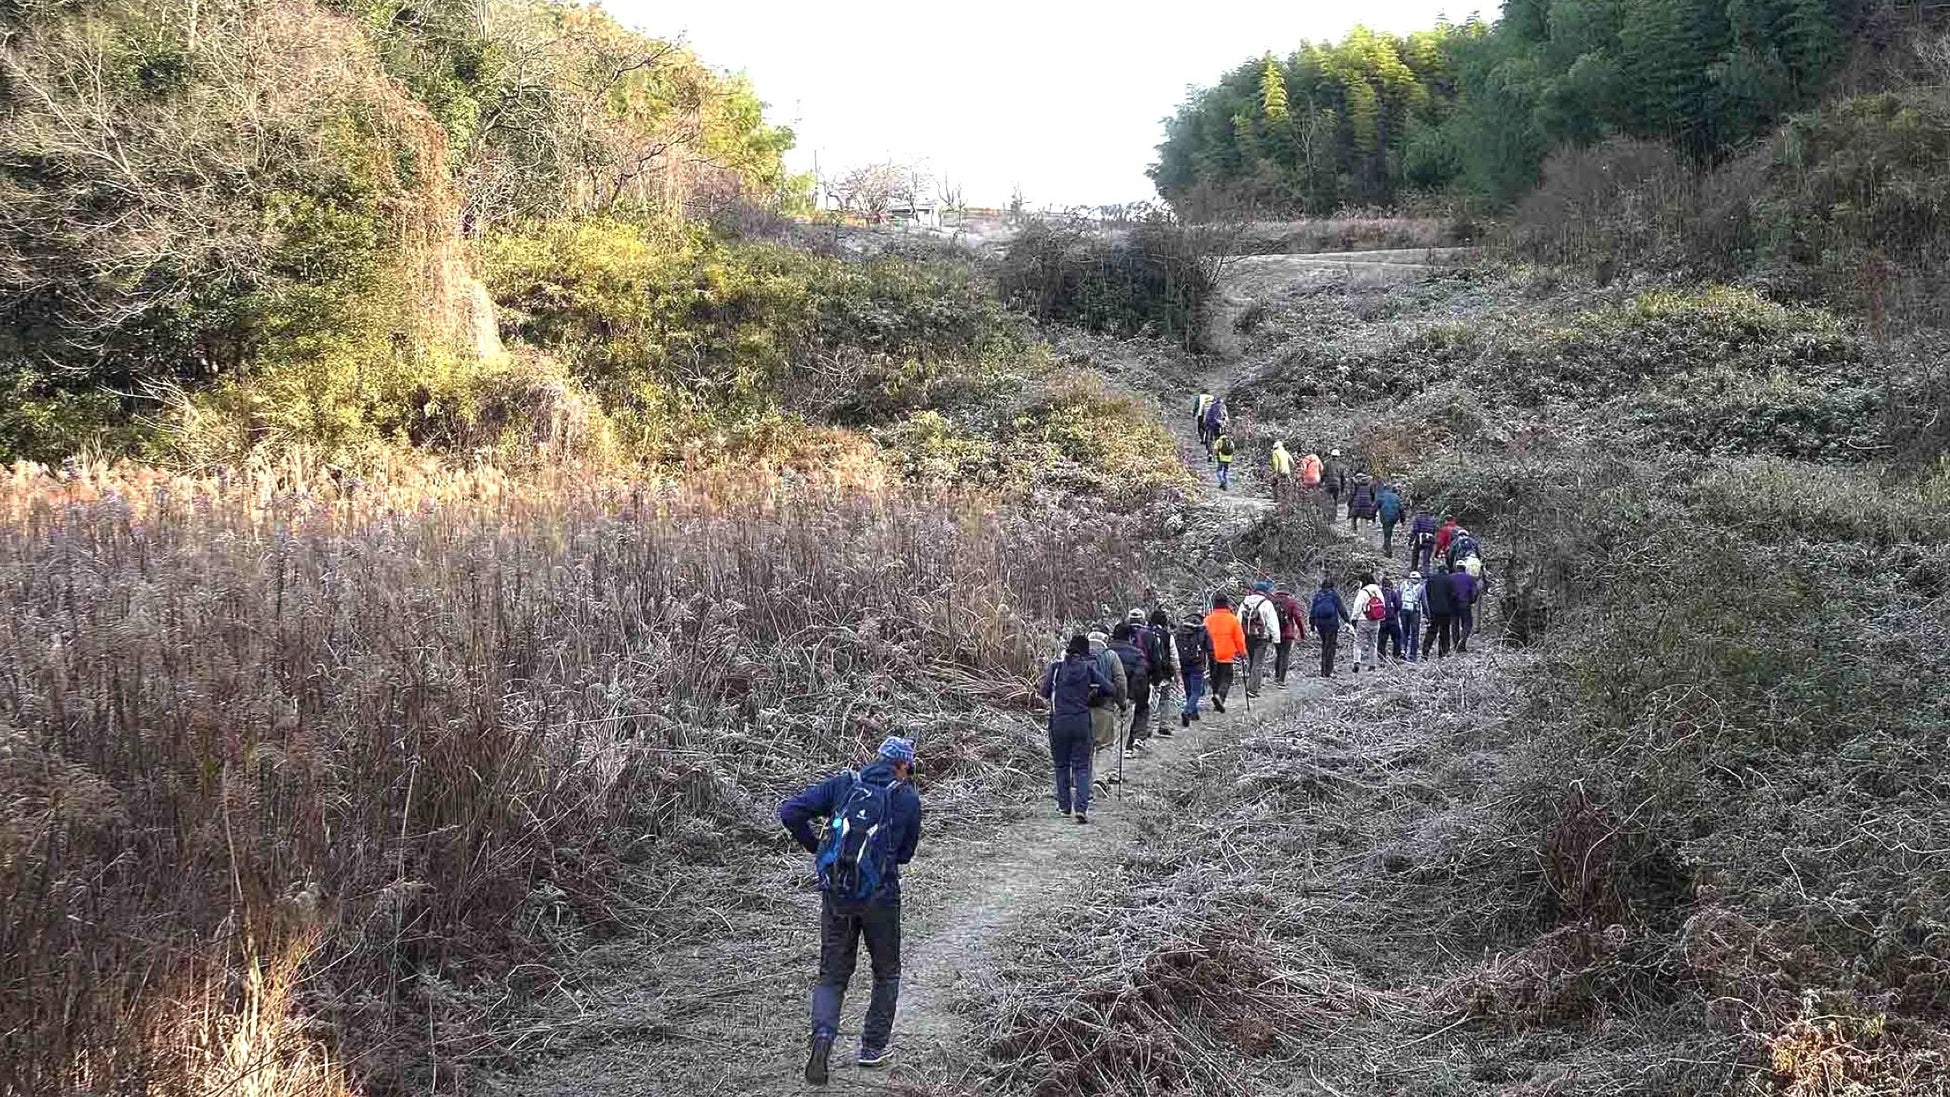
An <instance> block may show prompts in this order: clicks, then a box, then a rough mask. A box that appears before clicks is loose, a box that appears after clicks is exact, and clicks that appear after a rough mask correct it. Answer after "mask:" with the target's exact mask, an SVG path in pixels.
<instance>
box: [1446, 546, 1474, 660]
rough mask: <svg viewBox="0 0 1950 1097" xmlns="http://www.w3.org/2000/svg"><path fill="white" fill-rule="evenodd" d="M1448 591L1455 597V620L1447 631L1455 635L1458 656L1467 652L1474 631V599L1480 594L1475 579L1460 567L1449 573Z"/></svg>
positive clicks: (1466, 569)
mask: <svg viewBox="0 0 1950 1097" xmlns="http://www.w3.org/2000/svg"><path fill="white" fill-rule="evenodd" d="M1449 589H1450V590H1451V591H1453V592H1455V595H1456V612H1455V618H1454V623H1453V624H1451V625H1450V626H1449V630H1450V631H1451V632H1452V633H1454V634H1455V640H1456V654H1458V655H1460V654H1462V653H1463V652H1465V651H1468V650H1469V637H1470V634H1471V633H1473V632H1475V631H1476V599H1477V597H1478V596H1479V595H1480V594H1481V593H1482V592H1481V590H1480V589H1479V588H1478V586H1477V583H1476V577H1475V576H1474V575H1471V574H1470V573H1469V569H1468V568H1465V567H1461V566H1458V567H1457V568H1456V569H1455V570H1453V571H1451V572H1450V573H1449Z"/></svg>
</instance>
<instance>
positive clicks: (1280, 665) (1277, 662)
mask: <svg viewBox="0 0 1950 1097" xmlns="http://www.w3.org/2000/svg"><path fill="white" fill-rule="evenodd" d="M1292 657H1293V641H1291V640H1281V641H1280V642H1279V643H1277V644H1275V645H1273V681H1274V682H1275V683H1277V684H1279V685H1282V686H1283V685H1286V666H1287V660H1289V659H1291V658H1292Z"/></svg>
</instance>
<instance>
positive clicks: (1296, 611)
mask: <svg viewBox="0 0 1950 1097" xmlns="http://www.w3.org/2000/svg"><path fill="white" fill-rule="evenodd" d="M1273 608H1274V609H1276V610H1278V611H1279V613H1280V642H1279V643H1277V644H1275V645H1273V684H1274V685H1275V686H1277V687H1279V688H1280V689H1285V688H1286V670H1287V660H1288V658H1289V657H1290V656H1292V654H1293V645H1294V644H1296V643H1298V642H1300V641H1302V640H1305V639H1306V638H1307V624H1306V621H1307V615H1306V614H1305V613H1303V612H1302V611H1301V609H1300V600H1299V599H1298V598H1295V597H1294V596H1293V592H1292V591H1290V590H1288V589H1287V587H1286V584H1285V583H1282V584H1280V586H1279V587H1278V588H1277V589H1276V590H1274V591H1273Z"/></svg>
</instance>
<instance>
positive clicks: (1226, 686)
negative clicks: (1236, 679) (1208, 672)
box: [1212, 663, 1232, 705]
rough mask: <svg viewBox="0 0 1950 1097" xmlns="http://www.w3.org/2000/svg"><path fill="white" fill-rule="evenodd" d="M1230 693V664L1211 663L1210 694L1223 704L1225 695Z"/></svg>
mask: <svg viewBox="0 0 1950 1097" xmlns="http://www.w3.org/2000/svg"><path fill="white" fill-rule="evenodd" d="M1231 693H1232V664H1231V663H1213V664H1212V696H1213V697H1216V698H1218V701H1219V703H1220V704H1222V705H1223V704H1225V701H1226V697H1227V696H1228V695H1229V694H1231Z"/></svg>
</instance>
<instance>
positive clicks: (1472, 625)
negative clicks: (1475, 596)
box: [1451, 606, 1476, 653]
mask: <svg viewBox="0 0 1950 1097" xmlns="http://www.w3.org/2000/svg"><path fill="white" fill-rule="evenodd" d="M1451 630H1452V631H1453V632H1454V633H1455V634H1456V651H1457V652H1458V653H1460V652H1465V651H1468V650H1469V637H1470V634H1472V633H1474V632H1475V631H1476V607H1475V606H1464V607H1462V608H1461V609H1459V610H1457V611H1456V622H1455V624H1454V625H1452V626H1451Z"/></svg>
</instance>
